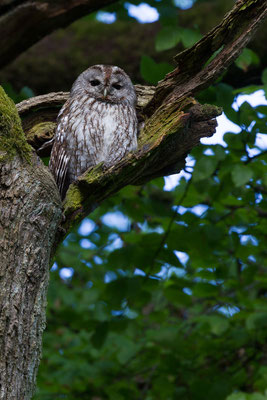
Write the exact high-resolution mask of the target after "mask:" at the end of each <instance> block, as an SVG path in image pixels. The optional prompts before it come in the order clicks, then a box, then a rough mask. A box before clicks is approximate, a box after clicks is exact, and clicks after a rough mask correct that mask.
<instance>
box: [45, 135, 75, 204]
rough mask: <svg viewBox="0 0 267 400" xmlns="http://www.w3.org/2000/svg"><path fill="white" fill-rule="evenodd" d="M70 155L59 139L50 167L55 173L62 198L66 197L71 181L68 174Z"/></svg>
mask: <svg viewBox="0 0 267 400" xmlns="http://www.w3.org/2000/svg"><path fill="white" fill-rule="evenodd" d="M69 160H70V156H69V155H68V154H67V152H66V149H65V148H64V147H63V146H62V145H61V144H60V143H59V142H58V141H57V142H55V144H54V147H53V153H52V154H51V161H50V163H49V167H50V169H51V171H52V173H53V175H54V178H55V181H56V184H57V187H58V189H59V192H60V195H61V197H62V199H63V198H64V197H65V194H66V191H67V189H68V187H69V184H70V181H69V176H68V166H69Z"/></svg>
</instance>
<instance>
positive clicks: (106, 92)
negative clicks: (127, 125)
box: [70, 65, 136, 107]
mask: <svg viewBox="0 0 267 400" xmlns="http://www.w3.org/2000/svg"><path fill="white" fill-rule="evenodd" d="M81 93H82V94H83V93H86V94H88V95H89V96H91V97H94V98H96V99H97V100H100V101H104V102H110V103H120V104H123V103H124V104H130V105H131V106H133V107H135V105H136V93H135V88H134V86H133V84H132V81H131V79H130V78H129V76H128V75H127V74H126V73H125V72H124V71H123V69H121V68H119V67H116V66H112V65H94V66H92V67H90V68H88V69H87V70H85V71H84V72H82V73H81V74H80V75H79V76H78V78H77V79H76V81H75V82H74V84H73V86H72V88H71V92H70V94H71V96H75V95H76V94H79V95H80V94H81Z"/></svg>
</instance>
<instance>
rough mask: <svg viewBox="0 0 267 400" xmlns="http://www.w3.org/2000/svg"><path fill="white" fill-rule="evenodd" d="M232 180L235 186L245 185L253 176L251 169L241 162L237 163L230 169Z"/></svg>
mask: <svg viewBox="0 0 267 400" xmlns="http://www.w3.org/2000/svg"><path fill="white" fill-rule="evenodd" d="M231 175H232V180H233V183H234V185H235V186H236V187H240V186H243V185H245V184H246V183H248V182H249V181H250V179H251V178H252V177H253V170H252V169H251V168H250V167H248V166H246V165H243V164H237V165H235V166H234V168H233V170H232V173H231Z"/></svg>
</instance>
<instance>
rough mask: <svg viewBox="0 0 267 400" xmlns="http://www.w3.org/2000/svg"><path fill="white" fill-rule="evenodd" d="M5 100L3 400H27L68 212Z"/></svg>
mask: <svg viewBox="0 0 267 400" xmlns="http://www.w3.org/2000/svg"><path fill="white" fill-rule="evenodd" d="M0 104H1V105H0V150H1V152H0V155H1V161H0V209H1V213H0V254H1V256H0V371H1V373H0V399H1V400H7V399H8V400H9V399H12V400H15V399H16V400H18V399H21V400H22V399H23V400H27V399H30V398H31V397H32V394H33V391H34V387H35V377H36V373H37V369H38V365H39V360H40V356H41V344H42V333H43V330H44V327H45V307H46V289H47V284H48V277H49V275H48V273H49V269H48V266H49V261H50V255H51V249H52V245H53V243H54V239H55V232H56V229H57V226H58V224H59V221H60V219H61V215H62V211H61V202H60V198H59V195H58V191H57V188H56V186H55V183H54V181H53V179H52V177H51V175H50V173H49V172H48V171H47V169H46V168H45V167H44V166H43V164H42V163H41V162H40V160H39V159H38V157H37V156H36V155H35V154H34V153H32V150H31V149H30V148H29V147H27V143H26V141H25V138H24V137H23V132H22V129H21V126H20V124H19V119H18V118H17V116H16V108H15V106H14V104H13V105H12V103H11V101H9V100H8V99H7V98H6V97H5V96H4V94H3V91H2V90H1V92H0ZM6 140H9V142H12V145H11V146H10V148H8V147H7V146H6V145H5V141H6ZM3 149H5V150H6V151H4V150H3Z"/></svg>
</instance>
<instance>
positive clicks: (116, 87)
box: [112, 83, 122, 90]
mask: <svg viewBox="0 0 267 400" xmlns="http://www.w3.org/2000/svg"><path fill="white" fill-rule="evenodd" d="M112 86H113V87H114V89H117V90H120V89H121V88H122V86H121V85H120V84H119V83H113V85H112Z"/></svg>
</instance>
